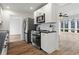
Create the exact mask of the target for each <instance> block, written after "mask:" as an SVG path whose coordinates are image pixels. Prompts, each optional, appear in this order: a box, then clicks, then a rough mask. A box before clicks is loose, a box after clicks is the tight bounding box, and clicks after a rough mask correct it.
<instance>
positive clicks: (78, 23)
mask: <svg viewBox="0 0 79 59" xmlns="http://www.w3.org/2000/svg"><path fill="white" fill-rule="evenodd" d="M77 33H79V19H78V20H77Z"/></svg>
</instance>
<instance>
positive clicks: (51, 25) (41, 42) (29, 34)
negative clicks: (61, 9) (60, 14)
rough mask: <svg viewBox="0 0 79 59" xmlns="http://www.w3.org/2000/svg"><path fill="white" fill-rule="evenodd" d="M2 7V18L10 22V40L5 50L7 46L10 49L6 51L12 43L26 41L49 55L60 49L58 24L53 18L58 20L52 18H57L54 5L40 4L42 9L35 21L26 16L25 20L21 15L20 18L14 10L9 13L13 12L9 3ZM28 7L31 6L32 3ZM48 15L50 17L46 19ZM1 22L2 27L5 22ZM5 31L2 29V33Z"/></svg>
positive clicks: (35, 16) (35, 14)
mask: <svg viewBox="0 0 79 59" xmlns="http://www.w3.org/2000/svg"><path fill="white" fill-rule="evenodd" d="M2 5H3V9H2V8H1V9H2V11H1V17H2V18H3V19H4V17H5V20H6V21H7V20H8V21H7V23H9V24H7V26H8V28H6V29H7V30H8V38H7V41H8V42H7V43H5V44H4V45H3V48H5V46H7V47H8V48H6V50H7V51H8V50H9V45H10V42H17V41H24V42H26V43H28V44H30V43H31V45H32V46H33V47H35V48H36V49H38V50H39V49H40V50H42V51H45V52H46V53H48V54H49V53H52V52H53V51H55V50H57V49H58V42H59V41H58V32H57V23H56V21H52V18H53V19H55V18H56V17H52V15H53V16H55V10H53V9H52V8H51V7H53V8H54V7H55V6H54V4H47V3H43V4H42V5H41V4H40V3H38V6H39V5H40V6H39V7H40V9H38V10H36V11H35V12H34V16H32V17H34V19H33V18H30V17H29V16H27V17H24V16H26V15H24V16H23V17H24V20H23V18H22V15H19V16H21V17H18V14H19V13H13V12H12V11H13V10H12V11H9V10H11V9H10V8H11V6H10V7H8V5H9V4H8V3H6V4H2ZM6 5H7V6H6ZM24 5H25V4H24ZM27 5H31V3H30V4H27ZM32 5H33V4H32ZM13 6H14V7H18V8H19V6H22V5H21V4H15V5H14V4H13V5H12V7H13ZM34 6H35V5H34ZM42 6H43V7H42ZM5 7H6V8H5ZM31 9H32V7H31ZM45 9H48V10H47V11H45ZM54 9H55V8H54ZM52 10H53V14H52V13H51V12H52ZM43 11H45V12H43ZM32 12H33V11H32ZM48 15H49V17H48V18H46V17H47V16H48ZM48 19H49V20H48ZM1 21H2V24H1V26H2V25H3V24H4V21H3V20H1ZM9 26H10V27H9ZM4 29H5V28H3V29H1V30H0V31H3V30H4ZM16 29H17V31H16ZM7 30H4V31H7ZM19 34H20V35H19ZM51 38H52V39H51ZM17 39H18V40H17ZM48 39H49V41H48ZM2 50H3V49H1V51H2ZM26 53H27V52H26ZM1 54H7V52H5V53H1Z"/></svg>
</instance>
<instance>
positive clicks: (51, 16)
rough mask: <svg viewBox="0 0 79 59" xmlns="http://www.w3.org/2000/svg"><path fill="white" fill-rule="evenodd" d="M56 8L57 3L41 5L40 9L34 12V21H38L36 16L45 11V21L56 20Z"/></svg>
mask: <svg viewBox="0 0 79 59" xmlns="http://www.w3.org/2000/svg"><path fill="white" fill-rule="evenodd" d="M56 9H57V5H56V4H52V3H48V4H46V5H45V6H43V7H41V8H40V9H38V10H36V11H35V12H34V23H35V24H37V22H36V17H37V16H40V15H41V14H43V13H45V23H47V22H56V21H57V20H56Z"/></svg>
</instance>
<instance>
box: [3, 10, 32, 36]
mask: <svg viewBox="0 0 79 59" xmlns="http://www.w3.org/2000/svg"><path fill="white" fill-rule="evenodd" d="M3 15H4V18H5V20H6V22H8V23H6V24H8V26H7V25H5V27H6V26H7V27H8V29H9V30H10V35H16V34H21V33H22V21H23V19H24V18H27V17H31V18H33V15H32V14H30V13H25V14H22V13H19V12H14V11H10V10H4V14H3Z"/></svg>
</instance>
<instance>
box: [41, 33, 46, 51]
mask: <svg viewBox="0 0 79 59" xmlns="http://www.w3.org/2000/svg"><path fill="white" fill-rule="evenodd" d="M41 48H42V49H43V50H44V51H46V49H47V34H45V33H41Z"/></svg>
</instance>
